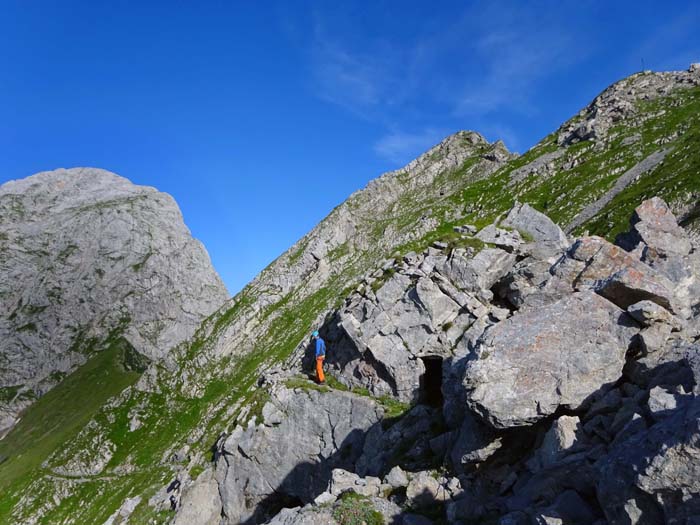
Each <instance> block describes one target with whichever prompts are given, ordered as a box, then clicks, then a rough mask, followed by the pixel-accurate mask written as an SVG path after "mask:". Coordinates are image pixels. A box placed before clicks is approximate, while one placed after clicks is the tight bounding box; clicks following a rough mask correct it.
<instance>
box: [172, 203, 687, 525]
mask: <svg viewBox="0 0 700 525" xmlns="http://www.w3.org/2000/svg"><path fill="white" fill-rule="evenodd" d="M522 216H530V217H532V218H535V219H536V221H533V222H532V224H531V228H530V229H529V231H527V230H524V231H523V234H524V235H528V236H532V237H533V241H532V242H529V243H526V242H523V241H522V240H521V241H515V242H514V236H513V235H509V232H508V231H507V230H503V229H500V228H499V225H494V226H490V227H488V228H487V229H485V230H484V231H487V232H488V235H491V236H494V235H495V236H496V237H498V239H499V240H498V242H499V244H501V246H502V247H507V249H508V250H509V251H505V250H502V249H501V248H497V247H496V248H484V249H482V250H481V251H479V252H478V253H474V252H472V253H470V254H469V255H466V254H465V253H464V251H463V250H459V249H453V250H451V252H449V253H446V252H443V250H444V248H440V247H438V248H431V249H429V250H427V251H426V252H424V253H422V254H409V255H408V256H407V257H406V258H405V259H404V260H403V261H402V262H401V263H398V264H397V266H396V267H395V268H394V270H395V273H394V274H393V275H392V277H391V278H389V279H388V280H386V281H378V282H379V283H380V286H378V287H377V286H375V287H374V289H373V287H372V284H373V283H372V282H371V281H370V282H367V283H366V284H365V285H364V286H362V287H360V290H358V291H357V292H356V293H355V294H353V296H351V297H350V298H348V300H347V301H346V304H345V306H344V307H343V309H342V310H341V311H339V312H338V315H336V316H334V317H333V318H332V320H331V321H329V322H328V323H327V324H326V325H325V326H324V327H323V328H322V335H324V336H326V337H327V339H328V341H329V349H330V350H329V356H328V366H329V371H330V373H331V374H332V377H333V379H334V382H333V383H332V384H331V387H332V388H328V387H317V386H314V385H313V383H311V382H307V380H306V379H301V378H297V376H296V375H295V374H299V372H300V370H298V369H296V368H292V369H284V368H280V369H278V370H276V371H272V372H270V373H269V374H268V375H266V376H265V381H264V382H262V383H261V386H260V387H259V388H260V389H261V391H265V392H268V393H269V395H270V398H269V401H267V402H266V403H265V404H264V407H263V408H262V411H261V416H260V419H258V420H256V419H255V418H254V419H253V420H251V421H249V423H248V424H247V428H244V427H238V428H236V429H235V430H234V431H233V432H232V433H231V434H230V435H229V436H226V437H223V438H222V439H221V441H220V443H221V445H220V451H221V454H222V455H221V456H220V457H219V459H217V461H216V465H217V467H216V469H217V479H218V480H219V488H218V493H219V494H220V495H221V503H220V505H221V508H222V509H223V514H222V516H223V519H222V523H227V524H228V523H239V522H245V523H264V522H267V521H266V520H267V519H269V512H270V510H272V509H274V508H275V507H277V508H279V507H283V508H282V509H281V512H280V514H279V515H278V516H277V517H275V518H273V519H272V520H271V521H269V523H285V524H302V523H312V522H314V520H319V519H322V520H325V521H324V522H326V523H339V522H342V520H343V519H344V518H343V516H344V514H343V513H344V512H348V511H347V508H346V507H347V505H346V504H345V503H344V499H343V498H346V497H348V493H354V494H355V496H353V497H355V498H359V499H356V500H353V501H354V503H353V505H354V507H353V508H359V509H364V510H362V512H371V509H375V510H374V511H375V512H378V515H380V516H383V519H385V520H386V522H387V523H398V524H403V523H406V524H409V523H426V524H428V523H433V519H436V520H438V521H437V522H447V523H465V524H466V523H473V522H474V520H486V521H488V522H493V523H498V524H500V525H508V524H512V523H516V524H523V525H526V524H527V525H529V524H539V523H562V524H572V525H578V524H581V525H583V524H590V523H598V524H600V525H603V524H605V523H611V524H618V523H620V524H622V523H626V524H655V523H692V520H693V519H697V518H698V517H700V500H698V497H697V494H698V493H699V491H700V477H699V476H698V472H697V459H698V458H699V457H700V448H698V440H700V427H699V426H698V414H697V412H698V398H697V391H698V385H700V366H699V365H700V344H699V343H700V330H699V328H700V326H699V325H698V321H699V320H700V315H698V312H697V311H695V310H694V307H696V306H697V305H698V304H700V303H698V301H700V295H693V297H694V298H693V299H692V300H691V303H692V305H691V308H690V309H679V310H678V312H679V313H678V314H676V315H674V314H673V313H672V312H671V311H669V310H667V309H666V308H665V307H664V305H666V306H669V305H679V304H683V303H684V302H686V301H687V294H686V293H685V289H686V288H687V287H689V286H690V287H694V286H697V285H698V283H700V267H698V266H697V264H698V262H700V255H699V254H700V249H699V248H698V247H697V246H694V245H693V244H692V243H691V242H690V241H689V240H688V236H687V234H686V233H685V232H684V231H683V230H682V229H680V228H678V227H677V223H676V220H675V218H674V217H673V215H672V214H671V213H670V211H669V209H668V207H667V206H666V205H665V203H664V202H663V201H661V200H660V199H652V200H650V201H647V202H645V203H643V204H642V205H640V206H639V207H638V208H637V211H636V213H635V216H634V218H633V221H632V226H631V229H630V232H629V233H628V234H627V235H626V236H624V237H623V238H624V239H636V240H637V242H636V243H634V246H633V247H631V249H632V251H630V252H626V251H624V250H622V249H621V248H619V247H617V246H614V245H612V244H610V243H608V242H607V241H604V240H603V239H600V238H587V237H584V238H581V239H576V240H573V241H572V242H571V243H570V244H569V243H567V244H569V246H560V247H559V248H558V251H557V250H553V249H552V247H551V244H550V246H549V247H547V243H548V242H551V239H553V238H554V239H556V238H559V239H561V237H560V235H559V232H561V230H559V229H558V228H557V227H556V226H555V225H554V224H553V223H551V222H549V221H548V219H547V218H546V217H544V216H542V215H541V214H540V215H536V212H533V211H532V210H530V209H528V208H527V207H523V206H518V207H516V208H514V210H513V211H512V213H511V214H510V215H509V219H508V222H514V221H515V222H517V221H519V220H520V219H522ZM504 222H505V221H504ZM535 224H537V225H538V227H534V225H535ZM544 232H547V233H544ZM465 237H466V236H465ZM537 237H539V239H538V238H537ZM628 242H629V241H628ZM686 247H687V249H686ZM671 248H673V249H671ZM501 250H502V251H503V254H511V255H512V256H513V257H512V258H511V259H509V260H508V262H507V263H505V264H503V265H502V266H500V267H499V268H498V270H496V272H495V273H493V272H494V266H493V265H486V266H482V267H481V268H482V270H481V271H479V272H467V271H466V268H469V267H470V264H471V268H472V269H473V268H474V267H475V263H474V262H473V261H475V260H478V257H479V255H480V254H484V253H488V254H490V255H489V257H490V259H491V260H496V261H498V260H502V257H499V256H498V254H496V253H493V252H498V251H501ZM543 254H547V257H546V258H543V257H542V255H543ZM584 254H585V255H584ZM652 254H653V255H654V256H655V257H656V259H655V260H653V262H654V263H655V264H654V265H652V264H651V263H652V259H650V257H652ZM455 257H459V258H461V259H462V260H463V261H462V262H460V265H462V268H463V270H464V271H461V272H457V273H451V271H454V264H452V265H451V264H450V263H449V261H450V260H453V259H454V258H455ZM662 261H663V264H662ZM540 263H545V264H544V265H542V264H540ZM664 266H665V267H666V268H675V269H676V271H677V272H678V269H679V268H682V269H683V270H684V271H683V272H681V273H679V274H678V275H681V277H677V278H674V276H673V274H672V273H669V272H667V273H666V275H664V274H663V273H661V272H657V270H655V269H654V267H656V268H657V269H658V268H661V267H664ZM524 268H528V269H529V270H530V273H527V272H524V271H523V269H524ZM565 268H566V270H565ZM450 275H451V276H452V279H450V278H449V277H448V276H450ZM455 275H469V276H470V277H471V279H469V280H462V281H459V280H457V282H455V279H454V276H455ZM523 275H529V276H530V277H534V279H530V280H524V279H522V276H523ZM535 275H537V277H535ZM628 277H629V278H628ZM426 280H428V281H430V282H431V283H432V285H428V284H427V283H426ZM533 281H534V282H537V283H539V284H537V285H536V286H534V289H532V288H533V286H532V282H533ZM479 283H481V284H479ZM611 283H615V287H614V289H615V293H614V294H611V293H609V288H610V286H611ZM674 284H676V285H682V286H681V287H680V288H679V287H678V286H675V287H674ZM431 286H434V287H433V288H431ZM426 290H430V293H428V292H426ZM662 290H663V293H661V291H662ZM525 292H527V296H526V299H527V300H525V301H522V300H520V299H519V298H518V297H519V294H520V293H525ZM642 292H643V293H644V294H645V298H644V299H641V300H637V299H638V298H639V294H640V293H642ZM472 294H473V295H472ZM509 295H510V297H512V298H518V299H516V300H514V301H513V302H510V301H509V300H508V296H509ZM537 296H539V298H538V299H537V300H536V299H535V297H537ZM502 300H505V301H506V302H505V303H503V302H501V301H502ZM453 303H454V304H453ZM533 304H539V305H541V306H538V307H532V305H533ZM394 307H395V308H398V310H396V312H394V310H393V308H394ZM392 312H393V313H392ZM397 312H398V313H397ZM459 315H463V316H465V321H463V322H455V320H456V319H457V318H458V316H459ZM447 323H450V325H449V327H448V328H447V329H445V326H446V324H447ZM453 323H454V324H453ZM349 324H351V325H352V328H348V326H349ZM453 326H455V327H458V329H457V330H456V332H455V333H458V334H459V335H458V336H457V337H454V336H450V335H449V334H450V331H451V329H452V327H453ZM415 327H421V329H422V331H423V332H424V333H425V335H426V336H425V337H423V338H417V337H415V336H414V335H406V334H411V331H412V330H413V329H415ZM381 349H383V350H381ZM426 355H431V356H440V357H441V358H442V359H443V371H442V378H443V379H442V394H443V401H442V406H440V407H437V408H436V407H435V406H434V405H433V406H432V407H431V406H429V405H426V404H424V403H425V402H426V399H425V397H424V396H423V395H422V392H423V390H424V389H425V380H426V369H425V368H423V367H421V365H420V356H426ZM301 361H303V359H300V360H297V362H301ZM397 363H400V364H397ZM411 368H413V369H415V370H414V372H415V373H410V372H411V370H410V369H411ZM380 370H381V373H380V372H379V371H380ZM290 381H292V382H293V384H294V385H296V387H295V388H294V389H289V388H288V387H287V386H285V385H289V384H290ZM363 387H364V388H363ZM350 389H353V390H352V391H348V390H350ZM407 393H410V395H408V399H411V400H413V402H414V403H416V404H415V406H414V407H413V408H411V409H410V410H408V411H406V412H404V413H403V414H402V415H401V416H400V418H399V419H398V420H392V419H390V418H387V417H386V416H385V418H384V420H381V419H380V416H381V414H382V411H379V412H377V408H373V407H376V402H375V401H372V400H371V396H370V394H373V395H374V396H377V397H376V398H375V399H381V396H382V395H384V396H387V395H388V396H393V397H396V398H399V399H402V398H405V397H406V395H407ZM368 396H369V397H368ZM353 399H354V401H353ZM353 403H354V404H353ZM350 407H354V408H350ZM360 407H361V408H362V409H360ZM367 414H370V415H371V417H369V418H368V417H367ZM341 422H342V424H341ZM358 446H359V449H358ZM346 447H349V449H350V451H348V450H347V449H346ZM358 450H361V452H362V453H361V455H358ZM203 479H204V480H206V479H208V478H206V477H204V478H203ZM202 483H204V481H202V482H200V481H196V482H195V483H194V484H192V485H191V487H192V488H190V489H189V490H190V491H192V493H193V494H195V493H196V491H197V490H199V489H198V487H200V486H201V484H202ZM283 496H284V497H283ZM190 504H191V498H190V497H189V496H188V492H185V494H184V496H183V505H190ZM251 505H252V506H251ZM358 512H360V511H358ZM416 520H417V521H416Z"/></svg>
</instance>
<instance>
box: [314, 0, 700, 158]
mask: <svg viewBox="0 0 700 525" xmlns="http://www.w3.org/2000/svg"><path fill="white" fill-rule="evenodd" d="M324 9H325V10H324ZM380 9H381V7H380V6H375V7H371V8H370V7H364V8H362V9H356V10H354V11H352V10H351V9H348V10H345V9H344V8H339V11H338V10H336V8H333V9H330V8H327V7H324V6H320V7H319V8H318V9H317V10H316V11H315V13H314V16H313V20H312V23H311V26H310V27H308V34H309V35H310V37H309V39H308V41H307V44H308V51H309V56H310V68H311V71H310V73H311V75H310V78H311V79H312V86H311V89H312V90H313V91H314V93H315V94H316V96H317V97H318V98H320V99H322V100H324V101H326V102H328V103H330V104H333V105H336V106H339V107H342V108H343V109H345V110H347V111H349V112H351V113H352V114H354V115H356V116H359V117H360V118H362V119H364V120H366V121H369V122H372V123H373V124H375V125H376V126H378V127H380V128H383V129H384V135H383V137H382V138H381V139H380V140H378V141H376V142H375V143H374V145H373V151H374V153H375V154H376V155H377V156H378V157H380V158H382V159H384V160H387V161H389V162H392V163H399V162H405V161H408V160H410V158H412V157H407V155H412V154H413V151H415V150H416V148H427V147H430V146H431V145H432V144H434V143H435V142H436V141H439V140H440V139H442V138H444V137H443V136H437V135H438V134H439V133H440V132H441V131H444V130H457V129H472V130H475V131H480V132H482V133H484V134H485V135H487V136H488V137H489V138H490V139H492V140H494V139H497V138H500V139H502V140H504V142H506V144H507V145H508V147H509V148H510V149H512V150H520V149H521V148H523V147H527V146H528V145H529V144H531V143H532V141H533V138H534V137H532V136H531V132H530V133H527V138H526V137H525V133H524V131H526V130H527V128H526V125H527V121H528V120H530V119H534V118H539V117H540V116H541V115H542V114H548V108H547V106H546V101H545V99H544V97H543V96H542V93H543V92H545V91H546V90H547V89H548V87H549V86H551V85H552V84H556V85H557V86H558V88H559V89H561V87H562V86H565V85H566V84H565V82H566V80H565V79H566V78H567V76H568V75H572V76H574V77H577V78H579V76H578V72H577V71H576V68H580V67H582V66H583V65H586V67H590V66H591V65H592V64H593V61H594V60H596V59H599V58H600V57H601V56H602V55H603V54H609V53H610V52H611V50H610V49H606V48H605V45H606V43H605V42H602V41H600V39H597V38H596V34H597V31H603V33H602V34H607V35H610V34H611V32H614V31H617V30H618V29H617V27H615V25H614V24H610V25H609V26H606V27H605V28H603V29H601V27H600V26H601V24H600V23H599V22H600V19H599V16H600V14H602V12H603V11H606V8H605V7H604V6H599V5H598V4H596V3H593V2H591V3H586V2H583V3H577V4H573V3H548V4H547V5H546V6H542V5H541V6H539V7H537V8H533V6H532V5H531V4H529V3H518V2H510V1H506V0H494V1H493V2H488V3H487V2H479V3H475V4H472V5H466V6H464V7H462V8H461V10H459V9H457V10H452V11H450V10H434V11H429V10H426V11H424V12H423V13H424V14H425V16H424V17H423V18H421V19H420V21H418V22H415V21H414V23H413V25H412V26H411V27H410V28H409V29H408V30H407V31H406V32H405V33H402V32H401V31H397V30H396V28H394V27H392V28H391V29H390V30H385V28H384V27H383V26H382V25H381V24H375V25H371V24H368V20H371V21H375V20H382V21H383V18H382V16H383V15H382V13H380V12H379V11H378V10H380ZM691 11H692V12H690V13H679V14H678V16H674V17H667V22H666V24H665V26H660V27H659V29H658V31H655V32H654V33H653V34H650V35H649V37H648V39H647V42H646V44H643V45H642V46H639V52H640V53H641V52H643V53H644V54H645V55H648V56H649V57H650V58H649V59H648V60H649V62H650V63H651V62H652V60H654V62H655V63H659V66H657V67H662V66H661V64H660V63H661V57H668V56H672V55H674V54H675V55H676V56H681V55H682V56H683V57H686V56H689V57H690V56H691V55H692V54H693V53H694V52H695V50H696V49H698V47H699V46H700V43H698V39H697V38H696V37H694V36H693V35H694V33H695V32H696V29H697V24H698V8H697V7H695V8H694V7H691ZM370 26H371V27H370ZM358 28H359V29H361V30H360V31H358ZM605 31H607V33H605ZM683 40H685V41H687V44H685V43H683ZM609 42H610V40H608V41H607V44H608V45H609ZM681 44H682V45H681ZM615 51H618V52H619V53H620V54H621V55H622V56H621V57H620V60H624V53H626V52H628V51H629V50H628V49H625V50H621V49H616V50H615ZM596 57H598V58H596ZM652 57H653V58H652ZM635 60H638V59H636V58H635ZM611 80H615V78H612V79H611ZM557 83H558V84H557ZM591 87H593V88H594V89H597V88H598V85H596V86H591ZM543 102H544V104H543ZM577 103H579V102H577ZM515 121H517V122H518V124H517V125H516V124H514V122H515ZM419 152H420V151H419Z"/></svg>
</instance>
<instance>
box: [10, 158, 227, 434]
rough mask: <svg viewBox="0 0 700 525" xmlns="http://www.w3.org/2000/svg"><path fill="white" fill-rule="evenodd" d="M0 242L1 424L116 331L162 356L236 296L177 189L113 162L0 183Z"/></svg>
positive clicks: (142, 350) (140, 349) (147, 351)
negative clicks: (145, 182) (116, 170)
mask: <svg viewBox="0 0 700 525" xmlns="http://www.w3.org/2000/svg"><path fill="white" fill-rule="evenodd" d="M0 253H1V254H2V257H0V312H1V313H0V371H1V373H0V388H3V389H5V390H7V392H8V395H7V396H3V407H2V408H1V409H0V410H2V413H3V414H4V417H3V421H2V424H0V431H2V430H3V429H7V428H9V427H11V425H12V422H13V421H14V419H15V416H16V414H17V412H18V411H19V410H20V409H22V408H24V407H26V406H27V405H28V404H29V403H30V402H31V400H32V399H34V398H35V397H36V396H40V395H42V394H43V393H44V392H46V391H47V390H48V389H50V388H51V387H52V386H53V385H55V384H56V383H57V382H59V381H60V380H61V379H62V378H63V377H64V376H65V375H66V374H69V373H70V372H72V371H73V370H74V369H75V368H76V367H77V366H79V365H80V364H82V363H84V362H85V360H86V359H87V358H88V357H89V356H90V355H91V354H92V352H94V351H95V350H97V349H98V348H99V346H100V345H102V344H103V343H105V341H107V340H108V339H110V340H115V339H116V338H117V337H124V338H125V339H126V340H127V341H128V342H129V343H130V344H131V345H132V346H133V348H134V349H135V350H136V351H137V352H138V353H140V354H143V355H145V356H147V357H148V358H149V359H153V360H161V359H165V358H166V357H167V355H168V352H169V350H170V349H171V348H172V347H174V346H175V345H177V344H178V343H180V342H182V341H184V340H185V339H187V338H188V337H190V336H191V335H192V333H193V332H194V330H195V328H196V327H197V326H198V325H199V323H200V322H201V321H202V319H203V318H204V317H206V316H207V315H209V314H211V313H212V312H213V311H214V310H215V309H216V308H217V307H219V306H220V305H221V304H222V303H223V301H224V300H225V299H226V297H227V292H226V289H225V287H224V284H223V282H222V281H221V279H220V278H219V276H218V275H217V274H216V272H215V271H214V269H213V267H212V266H211V262H210V260H209V256H208V255H207V252H206V250H205V249H204V247H203V246H202V245H201V243H199V242H198V241H197V240H195V239H193V238H192V236H191V235H190V232H189V230H188V229H187V227H186V226H185V224H184V222H183V219H182V214H181V213H180V210H179V208H178V207H177V204H176V203H175V201H174V200H173V199H172V197H171V196H170V195H167V194H165V193H161V192H158V191H157V190H155V189H154V188H149V187H144V186H137V185H134V184H132V183H131V182H129V181H128V180H127V179H125V178H122V177H119V176H117V175H115V174H113V173H110V172H108V171H105V170H99V169H94V168H73V169H60V170H55V171H48V172H43V173H39V174H37V175H34V176H31V177H28V178H26V179H22V180H16V181H10V182H8V183H6V184H3V185H2V186H0ZM9 392H12V395H10V394H9Z"/></svg>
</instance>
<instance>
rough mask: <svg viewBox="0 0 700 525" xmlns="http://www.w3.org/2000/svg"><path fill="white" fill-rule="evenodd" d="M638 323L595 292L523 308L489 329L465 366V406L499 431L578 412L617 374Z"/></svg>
mask: <svg viewBox="0 0 700 525" xmlns="http://www.w3.org/2000/svg"><path fill="white" fill-rule="evenodd" d="M634 325H635V323H634V322H633V321H632V320H631V319H630V317H629V316H628V315H627V314H626V313H625V312H623V311H622V310H620V309H619V308H618V307H616V306H615V305H614V304H612V303H611V302H609V301H607V300H606V299H604V298H602V297H600V296H598V295H596V294H594V293H592V292H590V291H584V292H577V293H574V294H572V295H570V296H568V297H565V298H564V299H562V300H560V301H557V302H556V303H553V304H550V305H547V306H545V307H543V308H542V309H540V310H529V311H525V312H518V313H516V314H515V315H514V316H513V317H511V318H510V319H507V320H506V321H503V322H501V323H498V324H497V325H495V326H493V327H492V328H491V329H489V330H488V331H487V332H486V333H485V334H484V336H483V337H482V339H481V341H480V342H479V345H478V348H477V349H476V352H475V356H474V358H473V359H472V360H470V361H469V362H468V363H467V365H466V370H465V375H464V380H463V385H464V388H465V389H466V392H467V396H466V397H467V405H468V406H469V407H470V408H471V409H472V410H474V411H475V412H476V413H478V414H480V415H481V416H482V417H483V418H484V419H485V420H486V421H488V422H489V423H490V424H491V425H492V426H494V427H496V428H509V427H517V426H522V425H529V424H532V423H534V422H536V421H539V420H540V419H542V418H544V417H547V416H548V415H550V414H553V413H554V412H556V410H557V409H558V408H559V407H560V406H563V407H565V408H568V409H578V408H580V407H581V406H582V405H584V404H585V402H586V400H587V399H588V398H589V396H591V394H593V393H595V392H597V391H599V390H600V389H601V388H603V387H605V386H606V385H608V384H610V383H613V382H614V381H616V380H617V379H618V378H619V377H620V374H621V372H622V368H623V365H624V363H625V353H626V352H627V349H628V347H629V345H630V341H631V339H632V337H633V336H634V334H636V333H637V328H635V327H634Z"/></svg>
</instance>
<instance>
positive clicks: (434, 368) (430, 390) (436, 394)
mask: <svg viewBox="0 0 700 525" xmlns="http://www.w3.org/2000/svg"><path fill="white" fill-rule="evenodd" d="M421 360H422V361H423V365H425V373H424V374H423V375H422V376H421V381H420V387H421V396H420V397H421V402H423V403H425V404H426V405H430V406H432V407H441V406H442V357H438V356H425V357H421Z"/></svg>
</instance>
